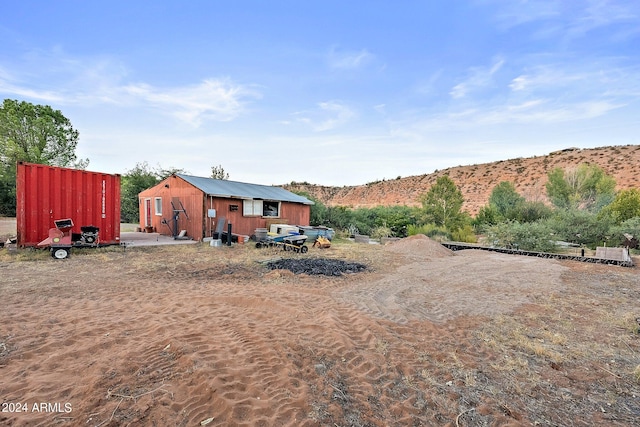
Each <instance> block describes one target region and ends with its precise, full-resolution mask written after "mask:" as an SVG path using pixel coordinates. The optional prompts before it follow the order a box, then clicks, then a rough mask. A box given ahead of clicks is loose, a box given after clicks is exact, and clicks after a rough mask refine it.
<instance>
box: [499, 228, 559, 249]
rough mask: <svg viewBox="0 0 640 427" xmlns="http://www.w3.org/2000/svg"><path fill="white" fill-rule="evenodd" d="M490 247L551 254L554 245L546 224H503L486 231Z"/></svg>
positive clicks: (549, 229)
mask: <svg viewBox="0 0 640 427" xmlns="http://www.w3.org/2000/svg"><path fill="white" fill-rule="evenodd" d="M487 242H488V244H489V245H490V246H493V247H499V248H507V249H520V250H525V251H539V252H553V251H554V250H556V244H555V242H554V241H553V239H552V230H551V228H550V227H549V226H548V224H546V223H542V222H531V223H525V224H521V223H519V222H503V223H500V224H496V225H494V226H491V227H489V228H488V229H487Z"/></svg>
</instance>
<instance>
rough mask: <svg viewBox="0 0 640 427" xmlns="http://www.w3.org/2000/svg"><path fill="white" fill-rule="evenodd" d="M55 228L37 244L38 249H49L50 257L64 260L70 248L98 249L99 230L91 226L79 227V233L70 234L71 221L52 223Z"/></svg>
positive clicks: (62, 220)
mask: <svg viewBox="0 0 640 427" xmlns="http://www.w3.org/2000/svg"><path fill="white" fill-rule="evenodd" d="M53 223H54V224H55V226H56V227H55V228H50V229H49V236H48V237H47V238H46V239H44V240H43V241H41V242H40V243H38V245H37V246H38V247H39V248H46V247H49V248H50V250H51V256H52V257H54V258H56V259H65V258H67V257H68V256H69V254H70V253H71V248H73V247H77V248H83V247H84V248H86V247H91V248H95V247H98V245H99V244H100V238H99V236H100V234H99V231H100V229H99V228H98V227H94V226H92V225H88V226H83V227H80V231H81V233H79V234H77V233H72V232H71V229H72V228H73V220H71V219H59V220H56V221H53Z"/></svg>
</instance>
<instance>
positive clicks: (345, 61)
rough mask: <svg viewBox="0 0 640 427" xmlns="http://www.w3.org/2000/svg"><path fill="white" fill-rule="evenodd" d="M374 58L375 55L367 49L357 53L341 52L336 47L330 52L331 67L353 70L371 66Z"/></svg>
mask: <svg viewBox="0 0 640 427" xmlns="http://www.w3.org/2000/svg"><path fill="white" fill-rule="evenodd" d="M373 58H374V55H372V54H371V53H369V52H368V51H367V50H366V49H362V50H360V51H357V52H339V51H337V49H336V48H335V47H334V48H332V49H331V51H330V52H329V67H331V68H336V69H344V70H352V69H356V68H360V67H363V66H365V65H367V64H369V63H370V62H371V61H372V60H373Z"/></svg>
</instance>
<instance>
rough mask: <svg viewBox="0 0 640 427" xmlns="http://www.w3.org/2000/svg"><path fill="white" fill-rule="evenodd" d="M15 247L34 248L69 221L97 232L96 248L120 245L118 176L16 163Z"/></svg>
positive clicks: (74, 229) (76, 227)
mask: <svg viewBox="0 0 640 427" xmlns="http://www.w3.org/2000/svg"><path fill="white" fill-rule="evenodd" d="M16 191H17V197H16V198H17V200H16V223H17V229H18V246H21V247H24V246H36V245H37V244H38V243H39V242H41V241H42V240H44V239H45V238H46V237H47V236H48V235H49V229H50V228H55V224H54V221H57V220H60V219H68V218H69V219H71V220H72V221H73V229H72V232H73V233H80V232H81V230H80V227H84V226H94V227H98V228H99V229H100V231H99V244H100V245H114V244H119V243H120V175H109V174H106V173H100V172H89V171H84V170H79V169H69V168H60V167H54V166H47V165H39V164H34V163H26V162H19V163H18V170H17V174H16Z"/></svg>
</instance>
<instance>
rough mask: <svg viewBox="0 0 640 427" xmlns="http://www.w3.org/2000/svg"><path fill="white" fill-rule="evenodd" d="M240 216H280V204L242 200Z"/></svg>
mask: <svg viewBox="0 0 640 427" xmlns="http://www.w3.org/2000/svg"><path fill="white" fill-rule="evenodd" d="M242 215H244V216H269V217H279V216H280V202H272V201H268V200H243V201H242Z"/></svg>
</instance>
